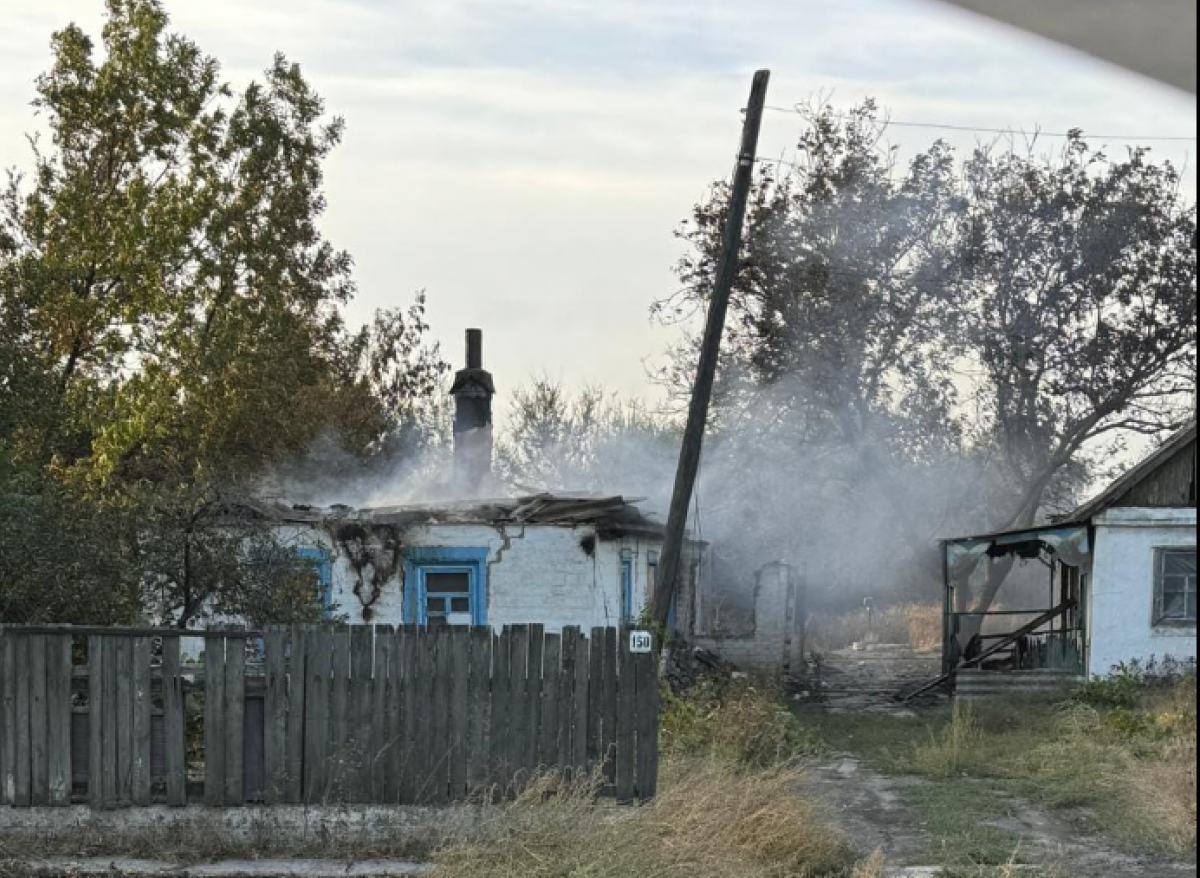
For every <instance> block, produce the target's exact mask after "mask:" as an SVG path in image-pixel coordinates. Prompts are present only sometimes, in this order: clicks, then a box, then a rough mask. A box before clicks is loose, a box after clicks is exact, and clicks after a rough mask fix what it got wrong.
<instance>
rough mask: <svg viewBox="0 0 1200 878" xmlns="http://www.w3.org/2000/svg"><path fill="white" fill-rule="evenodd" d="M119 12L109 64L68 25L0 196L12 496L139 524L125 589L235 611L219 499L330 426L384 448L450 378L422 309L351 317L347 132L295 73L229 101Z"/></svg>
mask: <svg viewBox="0 0 1200 878" xmlns="http://www.w3.org/2000/svg"><path fill="white" fill-rule="evenodd" d="M107 12H108V14H107V21H106V24H105V26H104V29H103V33H102V42H103V51H102V52H101V51H98V47H97V46H96V45H95V44H94V43H93V41H92V39H91V38H90V37H89V36H88V35H87V34H86V33H84V32H83V30H81V29H80V28H78V27H76V26H70V27H67V28H65V29H63V30H62V31H60V32H58V33H57V34H55V36H54V39H53V55H54V58H53V64H52V65H51V68H50V70H49V71H48V72H47V73H46V74H45V75H43V76H42V77H40V78H39V80H38V83H37V99H36V101H35V106H36V107H37V108H38V110H39V112H40V113H41V115H42V116H43V118H44V120H45V124H46V127H47V129H48V131H49V134H50V142H49V144H42V143H35V153H34V170H33V173H32V174H30V175H29V176H28V177H27V178H25V177H22V176H21V175H19V174H15V173H14V174H13V175H12V176H11V178H10V184H9V186H8V187H7V190H6V194H5V197H4V198H3V200H2V202H0V477H3V478H4V479H5V482H4V483H3V486H2V487H4V488H5V490H7V492H8V496H10V497H18V498H21V499H20V501H19V502H18V506H19V505H20V503H25V502H31V503H42V504H43V505H45V502H48V501H47V498H50V497H57V496H58V495H63V496H65V497H67V498H68V499H67V500H66V501H63V502H65V503H66V504H67V505H68V506H70V505H75V506H78V507H79V508H80V510H81V516H82V518H81V520H83V521H87V520H94V519H98V518H99V517H101V516H113V517H114V520H120V521H122V522H125V523H126V524H127V528H128V530H127V532H126V533H125V538H124V539H123V540H121V541H120V543H119V545H120V547H121V551H120V553H119V557H120V559H121V561H122V563H123V564H125V565H126V566H127V568H128V571H130V572H129V575H128V576H123V579H122V581H125V580H129V579H132V580H134V581H138V582H142V583H145V582H146V581H147V580H148V579H151V578H156V577H157V578H161V577H162V576H167V577H168V578H169V579H170V580H171V582H172V583H174V585H175V586H178V588H179V589H180V590H182V592H184V593H188V594H203V595H210V596H217V597H218V598H220V600H221V601H223V602H227V603H228V601H225V599H226V598H229V599H230V601H232V604H235V605H236V607H237V611H238V612H243V611H246V607H247V606H248V604H246V603H245V600H243V599H242V598H240V597H239V598H237V599H236V600H234V599H233V597H232V596H235V595H236V594H239V593H244V592H246V589H247V588H248V586H244V583H245V582H249V580H243V585H239V584H238V582H237V581H236V577H233V576H232V574H231V573H230V572H229V569H228V563H227V564H226V566H225V567H222V566H221V564H219V563H218V561H217V556H218V554H219V553H218V552H217V550H216V549H215V548H214V549H212V550H208V549H206V546H214V547H215V546H223V548H224V549H230V551H229V552H227V554H226V561H227V562H231V559H232V560H236V559H237V558H238V557H239V553H238V552H232V549H231V546H232V545H233V544H238V540H237V538H236V535H237V534H238V533H241V535H242V542H244V543H246V544H247V546H249V545H250V544H252V543H254V542H255V541H256V540H257V539H258V533H257V531H256V530H255V529H253V528H249V527H248V525H247V524H246V522H245V521H244V520H241V519H238V518H237V517H236V516H233V517H231V516H229V515H228V514H226V512H227V510H228V498H230V497H238V496H246V495H248V494H250V493H252V490H253V488H254V486H255V485H256V484H258V483H259V481H260V480H261V479H262V477H263V476H264V474H265V473H267V472H269V471H270V470H271V469H272V468H273V467H275V466H276V465H278V464H279V463H280V462H281V461H284V460H288V459H290V458H292V457H294V456H297V455H303V454H304V453H305V452H306V450H307V449H309V448H310V447H311V446H312V444H313V443H314V442H316V441H318V440H319V439H321V438H322V437H325V436H328V435H335V436H337V437H338V442H339V444H340V445H342V446H343V447H345V449H346V451H347V453H348V454H350V455H352V456H367V457H369V456H371V455H374V454H377V453H379V449H381V448H383V447H384V446H385V445H387V443H388V442H389V437H390V436H394V435H399V434H401V433H402V432H403V431H404V430H405V429H407V421H406V420H405V419H406V418H407V416H408V414H409V413H410V412H412V411H417V410H419V408H420V404H421V403H420V400H418V399H417V398H416V396H419V395H420V394H422V393H428V392H429V391H428V388H429V386H430V385H431V384H432V383H433V382H434V381H435V380H436V376H437V374H439V372H438V370H439V369H440V368H441V367H440V365H439V363H438V359H437V357H436V350H435V349H431V348H428V347H427V346H426V345H425V344H424V343H423V342H422V338H423V336H424V335H425V333H426V331H427V329H428V327H427V326H426V325H425V323H424V320H423V307H424V306H423V300H422V301H419V302H418V305H417V307H416V308H415V309H414V310H412V311H410V312H409V313H408V314H407V315H402V314H401V313H400V312H395V313H392V314H381V315H380V317H379V319H378V320H377V322H376V325H375V326H374V328H373V329H364V330H362V331H349V330H348V329H347V328H346V326H345V323H344V320H343V318H342V307H343V306H344V305H345V304H346V303H347V302H348V301H349V299H350V298H351V296H352V295H353V293H354V292H355V284H354V280H353V276H352V267H353V262H352V260H351V258H350V256H349V255H348V254H347V253H345V252H343V251H340V250H338V249H336V248H335V247H334V246H333V245H332V244H330V243H329V242H328V241H327V240H326V239H325V238H324V236H323V234H322V233H321V231H320V227H319V224H320V218H321V215H322V214H323V212H324V210H325V206H326V201H325V195H324V191H323V165H324V162H325V160H326V159H327V157H328V156H329V154H330V153H331V151H332V150H333V149H334V148H335V147H336V146H337V145H338V143H339V142H340V139H341V136H342V130H343V125H342V122H341V120H340V119H337V118H333V119H330V118H327V117H326V114H325V109H324V104H323V102H322V100H321V98H320V97H319V96H318V95H317V94H316V93H315V92H314V91H313V90H312V88H311V87H310V86H309V84H308V83H307V81H306V80H305V78H304V76H303V75H302V73H301V71H300V68H299V67H298V66H297V65H294V64H292V63H290V62H288V61H287V59H285V58H284V57H283V56H282V55H279V56H276V57H275V59H274V62H273V63H272V65H271V66H270V68H269V69H268V70H267V71H266V72H265V74H264V76H263V78H262V79H261V80H260V81H257V82H254V83H251V84H250V85H249V86H248V87H246V88H245V89H244V90H243V91H242V92H241V93H240V94H236V95H235V93H234V92H233V90H232V89H231V88H230V87H229V86H227V85H226V84H224V83H223V82H222V81H221V78H220V68H219V66H218V64H217V62H216V61H215V60H214V59H212V58H210V57H208V56H206V55H205V54H203V52H201V50H200V49H199V48H198V47H197V46H196V45H195V44H194V43H193V42H191V41H190V40H188V39H187V38H186V37H183V36H181V35H178V34H174V33H171V32H170V31H169V30H168V27H169V21H168V17H167V15H166V13H165V12H164V10H163V7H162V5H161V3H160V2H158V0H107ZM409 393H411V394H414V398H412V399H409V400H406V399H405V394H409ZM14 502H17V501H14ZM62 506H63V503H62V502H59V501H58V500H57V499H56V500H55V501H54V502H53V503H51V504H50V505H49V506H45V508H48V509H59V508H62ZM82 510H87V511H86V513H85V512H83V511H82ZM60 520H61V521H66V519H60V518H58V517H53V516H52V517H50V518H47V519H45V521H46V522H47V523H48V524H47V526H49V527H53V526H56V525H53V522H55V521H60ZM217 522H220V524H219V526H218V524H217ZM131 534H132V535H131ZM48 536H52V534H48ZM226 536H230V537H231V539H232V543H229V542H228V541H227V543H228V544H222V542H221V540H222V539H224V538H225V537H226ZM148 547H153V548H154V551H148V550H147V549H148ZM14 548H15V547H14ZM31 551H32V548H31ZM256 551H258V554H259V555H261V554H262V550H261V549H260V550H256ZM242 554H243V555H244V552H243V553H242ZM201 559H202V560H203V563H204V564H206V565H209V566H210V568H211V569H209V570H208V571H207V572H206V571H204V570H201V569H199V568H198V567H197V566H196V565H197V563H198V562H199V561H200V560H201ZM14 564H15V562H14ZM286 567H287V565H282V566H280V565H273V566H269V567H263V566H262V565H259V567H257V568H256V570H257V571H258V573H261V571H262V570H264V569H278V570H281V571H282V572H281V573H280V576H281V577H282V579H281V580H280V581H279V582H278V583H276V585H278V587H275V586H268V585H265V584H262V583H260V585H261V588H259V589H258V592H259V593H260V594H275V595H281V596H288V595H293V596H294V595H297V594H300V592H299V591H296V590H294V589H290V588H289V587H288V586H287V582H286V580H288V578H289V577H291V576H292V571H290V570H288V569H285V568H286ZM309 574H310V576H309V578H310V579H311V571H309ZM255 575H258V574H257V573H256V574H255ZM260 579H261V577H260ZM156 581H157V580H156ZM206 582H207V583H208V584H207V585H206V584H204V583H206ZM0 588H8V585H7V584H6V583H4V582H2V581H0ZM239 590H240V591H239ZM159 591H160V592H161V589H159ZM304 595H305V596H304V602H305V603H307V604H312V603H313V602H314V601H315V596H316V588H315V585H314V587H312V588H311V589H308V590H307V591H306V592H304ZM248 599H249V598H246V600H248ZM290 599H291V598H288V600H290ZM179 603H180V606H181V607H183V616H184V617H185V618H190V617H192V616H193V615H194V613H193V612H191V611H192V610H196V608H195V607H192V606H191V605H192V604H194V603H196V601H195V600H192V599H189V598H187V597H184V598H182V599H181V600H180V602H179ZM199 603H203V600H200V601H199ZM205 609H211V608H205ZM294 609H295V608H294V607H292V606H291V605H289V604H288V603H287V601H285V602H284V603H282V604H279V606H278V610H279V612H280V613H281V614H282V615H284V616H289V614H291V613H292V612H293V610H294ZM196 612H199V611H198V610H196Z"/></svg>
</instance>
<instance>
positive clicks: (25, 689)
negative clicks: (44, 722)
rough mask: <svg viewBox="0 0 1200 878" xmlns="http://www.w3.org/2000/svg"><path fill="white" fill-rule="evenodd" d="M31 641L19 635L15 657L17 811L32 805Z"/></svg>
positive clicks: (17, 636) (15, 800)
mask: <svg viewBox="0 0 1200 878" xmlns="http://www.w3.org/2000/svg"><path fill="white" fill-rule="evenodd" d="M30 640H31V638H30V637H28V636H22V635H19V634H18V635H16V653H15V661H14V662H13V664H14V666H15V668H16V684H15V685H16V696H17V697H16V703H17V712H16V718H17V721H16V736H15V737H16V741H17V759H16V772H15V774H16V795H15V797H14V799H13V801H14V802H15V803H16V805H17V807H18V808H28V807H30V806H31V805H32V799H31V795H32V782H33V781H32V778H31V777H30V769H31V768H32V764H31V758H32V757H31V752H32V751H31V747H32V741H31V739H30V719H31V714H32V710H33V709H32V706H31V703H30V701H31V698H32V693H31V691H30V686H29V664H30V655H29V649H30Z"/></svg>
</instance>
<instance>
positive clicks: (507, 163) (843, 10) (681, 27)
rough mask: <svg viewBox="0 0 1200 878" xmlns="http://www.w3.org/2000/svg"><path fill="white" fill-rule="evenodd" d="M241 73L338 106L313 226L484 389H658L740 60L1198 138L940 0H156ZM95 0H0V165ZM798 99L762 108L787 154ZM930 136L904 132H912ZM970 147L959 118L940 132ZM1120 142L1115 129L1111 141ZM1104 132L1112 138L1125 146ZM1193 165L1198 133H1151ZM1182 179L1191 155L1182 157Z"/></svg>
mask: <svg viewBox="0 0 1200 878" xmlns="http://www.w3.org/2000/svg"><path fill="white" fill-rule="evenodd" d="M167 6H168V9H169V10H170V12H171V14H172V16H173V18H174V24H175V27H176V28H178V29H180V30H182V31H184V32H186V33H187V34H188V35H189V36H191V37H192V38H193V39H195V40H196V41H197V42H199V44H200V45H201V47H202V48H203V49H204V50H205V51H207V52H208V53H210V54H212V55H214V56H216V57H217V58H218V59H219V60H220V61H221V62H222V63H223V64H224V66H225V74H226V77H227V79H229V80H231V81H232V82H233V83H234V84H235V85H237V86H242V85H244V84H245V83H246V82H247V81H248V80H249V79H250V78H251V77H252V76H254V75H256V74H257V73H258V72H259V71H260V70H262V69H263V68H264V67H266V66H267V65H268V63H269V61H270V59H271V56H272V54H273V53H274V52H275V51H276V50H282V51H284V52H285V53H287V54H288V55H289V56H290V57H291V58H292V59H293V60H297V61H299V62H301V63H302V64H303V65H304V67H305V70H306V73H307V75H308V76H309V78H310V79H311V81H312V82H313V83H314V84H315V86H316V88H317V89H318V90H319V91H320V92H321V93H323V94H324V96H325V97H326V99H327V101H328V106H329V108H330V110H331V111H332V112H336V113H338V114H340V115H343V116H344V117H345V118H346V120H347V123H348V132H347V137H346V142H345V144H344V145H343V146H342V148H341V149H340V150H339V151H338V152H337V154H336V155H335V157H334V158H333V159H332V162H331V164H330V166H329V169H328V170H329V175H328V194H329V202H330V209H329V214H328V217H327V221H326V224H325V225H326V229H327V232H328V234H329V236H330V238H331V239H332V240H333V242H334V243H335V244H336V245H338V246H340V247H344V248H346V249H348V250H350V251H351V252H352V253H353V255H354V257H355V259H356V260H357V265H358V272H357V274H358V282H359V285H360V287H361V294H360V298H359V300H358V302H357V303H356V304H355V306H354V308H353V313H352V316H353V317H355V318H357V319H366V317H367V316H368V315H369V313H370V312H371V311H372V310H373V309H375V308H377V307H383V306H390V305H395V304H403V303H406V302H408V301H409V300H410V299H411V296H412V293H413V291H414V290H417V289H419V288H425V289H427V290H428V292H429V295H430V301H431V311H432V320H433V323H434V328H435V331H436V333H437V335H438V337H439V338H440V339H441V340H442V341H443V343H444V345H445V347H446V353H447V354H448V355H450V357H451V359H452V360H453V361H454V362H455V363H456V364H457V363H458V361H459V359H460V357H461V350H460V349H461V341H460V337H461V334H462V330H463V329H465V328H466V327H467V326H481V327H483V328H484V329H485V330H486V331H487V333H488V365H489V366H490V367H491V368H493V370H494V371H496V373H497V377H498V380H499V382H500V384H501V387H509V386H511V385H512V384H514V383H517V382H519V381H523V380H525V379H526V378H527V377H528V376H530V375H532V374H535V373H546V374H549V375H550V376H552V377H556V378H560V379H562V380H564V381H566V382H567V383H569V384H571V385H580V384H584V383H589V382H603V383H604V384H606V385H608V386H610V387H612V388H614V389H618V390H621V391H624V392H627V393H638V394H643V395H648V394H650V392H651V391H649V389H648V388H647V386H646V380H645V363H646V361H647V360H648V359H652V358H654V357H656V356H657V355H660V354H661V351H662V350H663V348H664V346H665V345H666V344H667V343H668V342H669V340H670V338H671V337H672V333H671V332H670V331H668V330H663V329H656V328H654V327H653V326H652V325H651V323H650V319H649V314H648V309H649V305H650V303H651V302H652V301H653V300H654V299H656V298H658V297H661V296H664V295H666V294H668V293H670V292H671V291H672V290H673V289H674V279H673V275H672V266H673V264H674V263H675V261H676V260H677V259H678V257H679V255H680V253H681V250H680V246H679V244H678V242H677V241H675V240H674V238H673V232H674V230H675V228H676V227H677V225H678V223H679V222H680V220H682V219H684V218H685V217H686V216H687V215H688V212H689V209H690V208H691V206H692V205H693V204H694V203H695V201H696V200H697V199H699V198H701V197H702V196H703V195H704V193H705V191H706V189H707V188H708V186H709V184H710V183H711V182H712V181H713V180H715V179H717V178H720V177H723V176H725V175H726V174H728V172H729V171H730V169H731V167H732V163H733V157H734V154H735V152H736V148H737V142H738V137H739V133H740V124H741V123H740V115H739V110H740V108H741V107H742V106H743V105H744V103H745V99H746V94H747V92H748V89H749V81H750V76H751V74H752V73H753V71H754V69H755V68H757V67H769V68H772V69H773V71H774V73H775V79H774V83H773V86H772V93H771V98H770V101H771V103H772V104H776V105H790V104H793V103H795V102H797V101H804V100H807V99H810V98H811V97H812V96H814V95H816V94H822V93H832V94H833V95H834V98H835V100H836V102H838V103H839V104H843V105H846V106H849V105H850V104H852V103H854V102H856V101H858V100H861V99H862V98H863V97H865V96H875V97H877V98H878V99H879V100H880V101H881V102H882V103H883V104H884V105H885V106H887V107H888V108H889V109H890V110H891V112H892V115H893V117H894V118H895V119H897V120H901V121H914V122H933V123H948V124H954V125H963V126H975V127H987V128H996V127H1002V128H1003V127H1017V128H1021V129H1034V128H1037V127H1040V128H1041V129H1042V130H1045V131H1054V132H1057V131H1065V130H1067V129H1069V128H1072V127H1083V128H1085V129H1087V130H1089V131H1091V132H1093V133H1097V134H1108V135H1119V134H1131V135H1139V136H1149V135H1158V136H1180V135H1183V136H1194V135H1195V129H1196V109H1195V102H1194V100H1193V99H1191V98H1188V97H1185V96H1183V95H1180V94H1178V93H1175V92H1172V91H1170V90H1168V89H1166V88H1163V87H1160V86H1158V85H1155V84H1152V83H1149V82H1146V81H1144V80H1141V79H1138V78H1137V77H1135V76H1133V75H1130V74H1126V73H1124V72H1122V71H1118V70H1115V69H1112V68H1109V67H1107V66H1105V65H1103V64H1101V63H1099V62H1096V61H1093V60H1090V59H1087V58H1083V57H1081V56H1078V55H1075V54H1073V53H1071V52H1069V51H1067V50H1064V49H1060V48H1058V47H1055V46H1052V45H1049V44H1046V43H1042V42H1040V41H1037V40H1034V39H1032V38H1029V37H1026V36H1024V35H1021V34H1017V33H1014V32H1011V31H1008V30H1005V29H1003V28H1001V27H999V26H996V25H992V24H989V23H986V22H983V21H981V20H978V19H975V18H973V17H971V16H970V15H968V14H965V13H961V12H957V11H954V10H951V9H948V8H946V7H942V6H940V5H938V4H937V3H936V2H932V0H836V2H833V0H741V2H737V3H735V2H732V0H723V2H712V0H637V2H634V0H167ZM102 7H103V4H102V2H101V0H42V2H40V3H39V2H36V0H35V2H30V0H0V11H2V12H3V20H4V22H5V24H4V27H3V28H2V29H0V164H2V165H3V166H5V167H11V166H14V165H18V166H26V167H27V166H28V162H29V152H28V148H27V146H26V144H25V142H24V138H23V134H24V132H26V131H28V130H30V129H31V128H32V127H34V125H35V122H34V119H33V116H32V111H31V109H30V107H29V102H30V100H31V98H32V95H33V85H32V83H33V79H34V77H35V76H36V75H37V74H38V73H39V72H40V71H41V70H43V69H44V68H45V66H46V64H47V60H48V57H49V50H48V41H49V36H50V33H51V32H52V31H53V30H54V29H56V28H58V27H61V26H62V25H63V24H65V23H67V22H68V21H71V20H75V21H78V22H79V23H81V24H83V25H84V26H86V27H87V28H89V29H91V30H93V31H94V32H95V31H97V30H98V27H99V24H100V21H101V15H100V12H101V9H102ZM797 131H798V119H797V118H796V117H794V116H789V115H786V114H782V113H777V114H772V115H770V116H769V117H768V120H767V126H766V130H765V132H764V143H763V148H762V152H763V153H764V154H766V155H772V156H774V155H780V154H782V153H784V152H785V151H786V150H787V148H788V147H789V145H790V144H791V143H792V142H793V141H794V140H795V138H796V134H797ZM935 136H938V134H936V133H934V132H929V131H921V130H915V129H896V130H895V132H894V139H895V140H896V142H897V143H899V144H901V145H904V146H907V147H909V148H913V147H918V146H920V145H922V144H924V143H928V142H929V141H930V140H931V139H932V138H933V137H935ZM943 136H946V137H948V139H950V140H951V142H953V143H955V144H956V145H958V146H960V147H961V148H963V149H969V148H970V147H971V146H972V145H973V143H974V142H975V140H976V137H977V135H972V134H944V135H943ZM1114 146H1117V144H1115V143H1114ZM1120 148H1124V147H1123V145H1122V146H1121V147H1120ZM1156 148H1157V151H1158V152H1159V154H1160V155H1161V156H1163V157H1169V158H1172V159H1174V160H1177V161H1180V162H1185V161H1189V160H1190V156H1191V153H1192V152H1193V151H1194V150H1195V146H1194V144H1190V143H1182V144H1180V143H1162V144H1157V145H1156ZM1189 179H1191V180H1194V179H1195V177H1194V175H1193V176H1191V177H1189Z"/></svg>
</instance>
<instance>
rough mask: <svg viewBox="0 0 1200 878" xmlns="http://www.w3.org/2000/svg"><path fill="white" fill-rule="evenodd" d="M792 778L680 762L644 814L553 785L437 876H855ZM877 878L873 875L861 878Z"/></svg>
mask: <svg viewBox="0 0 1200 878" xmlns="http://www.w3.org/2000/svg"><path fill="white" fill-rule="evenodd" d="M799 783H800V776H799V774H798V772H797V771H796V770H795V769H793V768H787V767H778V768H774V769H763V770H756V771H746V770H744V769H743V768H741V767H737V766H732V765H730V764H728V763H722V762H720V761H715V760H705V761H686V762H676V763H673V764H672V765H671V766H670V767H669V768H668V769H667V772H666V776H665V777H664V780H663V792H662V794H661V795H660V797H659V798H658V799H657V800H656V801H655V802H653V803H651V804H648V805H646V806H644V807H642V808H616V807H614V806H612V805H610V804H608V803H606V802H605V801H603V800H600V799H597V797H596V795H595V792H596V788H595V786H594V783H592V782H585V783H583V784H582V785H581V784H572V783H565V784H564V783H562V782H560V780H559V779H557V778H553V777H549V778H545V779H543V780H542V781H541V782H539V783H537V784H534V786H533V787H532V788H531V790H530V791H529V792H527V793H526V794H525V795H523V796H522V797H521V798H520V799H519V800H518V801H516V802H514V803H512V804H510V805H503V806H498V807H496V808H494V809H491V811H490V813H489V814H488V815H487V816H486V817H485V819H484V821H483V824H482V826H483V829H482V831H481V832H480V833H478V834H477V836H476V837H475V838H474V839H473V840H472V841H471V842H470V843H468V844H457V845H453V846H449V847H447V848H446V849H444V850H442V851H441V852H440V853H439V854H438V855H437V857H436V862H437V864H438V868H437V872H436V873H435V874H436V875H437V876H438V878H476V876H480V875H487V876H490V878H568V876H588V878H675V876H678V878H835V876H836V878H850V876H851V875H852V874H854V869H855V868H856V867H855V863H854V856H853V854H852V852H851V850H850V848H849V846H848V845H847V844H846V842H845V841H844V840H843V839H842V838H841V837H840V836H839V835H838V834H837V833H836V832H834V831H832V830H831V829H829V827H828V826H826V825H825V824H824V823H823V822H822V821H821V820H820V819H819V818H818V817H817V815H816V813H815V812H814V810H813V808H812V806H810V805H809V804H808V803H807V802H806V801H805V800H804V798H803V797H802V796H801V795H799ZM864 874H868V875H869V874H870V873H864Z"/></svg>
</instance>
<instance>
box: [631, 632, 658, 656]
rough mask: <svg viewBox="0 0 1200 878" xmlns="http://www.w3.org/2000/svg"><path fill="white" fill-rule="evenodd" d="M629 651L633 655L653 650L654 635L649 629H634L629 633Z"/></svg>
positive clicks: (648, 652) (646, 653)
mask: <svg viewBox="0 0 1200 878" xmlns="http://www.w3.org/2000/svg"><path fill="white" fill-rule="evenodd" d="M629 651H630V652H631V653H633V654H634V655H649V654H650V653H652V652H654V635H653V634H651V633H650V632H649V631H634V632H633V633H632V634H630V635H629Z"/></svg>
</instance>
